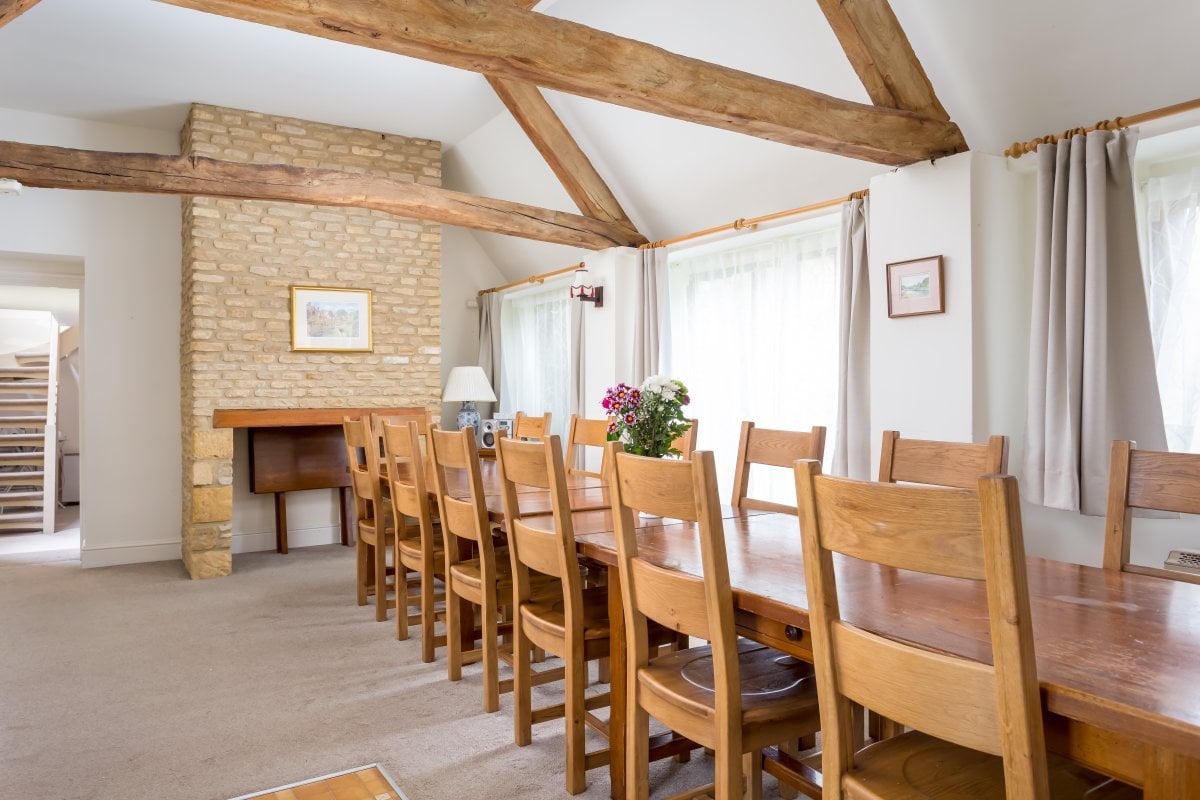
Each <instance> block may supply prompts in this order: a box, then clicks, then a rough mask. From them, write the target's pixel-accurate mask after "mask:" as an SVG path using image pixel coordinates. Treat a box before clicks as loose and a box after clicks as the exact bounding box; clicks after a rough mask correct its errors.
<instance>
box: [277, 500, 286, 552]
mask: <svg viewBox="0 0 1200 800" xmlns="http://www.w3.org/2000/svg"><path fill="white" fill-rule="evenodd" d="M287 551H288V541H287V500H286V499H284V493H283V492H276V493H275V552H276V553H282V554H283V555H285V556H286V555H287Z"/></svg>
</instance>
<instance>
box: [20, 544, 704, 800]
mask: <svg viewBox="0 0 1200 800" xmlns="http://www.w3.org/2000/svg"><path fill="white" fill-rule="evenodd" d="M234 564H235V565H234V570H235V572H234V575H232V576H231V577H228V578H221V579H217V580H210V581H201V582H194V581H190V580H188V579H187V578H186V577H185V575H184V572H183V567H182V565H181V564H180V563H179V562H164V563H158V564H142V565H135V566H127V567H110V568H107V569H93V570H81V569H80V568H79V562H78V560H77V557H74V556H71V555H70V554H69V553H42V554H34V555H22V556H14V555H7V556H0V637H2V639H0V641H2V642H3V644H2V646H0V679H2V680H3V684H4V695H3V697H4V699H3V702H2V703H0V776H2V777H0V800H33V798H39V799H40V798H46V800H75V799H76V798H79V799H80V800H82V799H83V798H88V800H106V799H109V798H111V800H163V798H171V800H209V799H211V800H220V798H228V797H236V796H238V795H242V794H245V793H247V792H251V791H254V790H255V789H261V788H262V787H265V786H280V785H284V784H287V783H290V782H293V781H296V780H297V779H298V778H300V777H303V776H306V775H321V774H328V773H333V772H338V771H340V770H343V769H345V768H346V765H347V764H370V763H378V764H380V765H381V766H382V767H383V768H384V769H385V770H387V772H388V773H389V774H390V775H391V776H392V777H393V778H394V779H395V781H396V783H397V785H399V786H402V787H403V788H404V791H405V793H406V794H407V795H408V796H409V797H410V798H411V800H426V799H427V798H461V797H480V796H483V795H484V794H486V795H487V796H490V797H494V798H509V797H521V798H553V799H554V800H563V798H566V797H568V795H567V794H566V791H565V789H564V786H563V779H562V761H563V737H562V727H561V723H547V724H545V725H540V726H537V727H536V728H535V730H534V742H533V744H532V745H530V746H529V747H523V748H518V747H516V746H514V745H513V744H512V714H511V709H512V703H511V698H510V697H509V696H507V695H506V696H504V698H503V701H502V706H501V711H500V712H499V713H497V714H485V713H483V711H482V710H481V703H482V692H481V687H480V669H481V667H480V665H477V664H476V665H472V666H469V667H467V668H466V669H465V670H464V678H463V680H462V681H461V682H460V683H454V684H452V683H449V682H448V681H446V679H445V664H444V660H442V659H439V660H438V661H437V662H435V663H433V664H423V663H421V660H420V652H419V646H418V644H417V642H416V641H409V642H397V641H395V639H394V638H393V630H394V629H393V627H392V623H391V622H390V621H389V622H388V623H377V622H375V621H374V615H373V613H372V609H370V608H369V607H368V608H359V607H358V606H356V605H355V604H354V595H353V589H352V577H351V576H352V574H353V569H354V561H353V551H352V550H351V549H349V548H343V547H340V546H336V545H331V546H326V547H318V548H301V549H294V550H293V551H292V553H291V554H290V555H288V556H279V555H276V554H274V553H256V554H249V555H240V556H237V557H235V562H234ZM553 689H554V687H549V690H548V691H553ZM551 697H552V694H550V693H548V694H546V695H545V696H544V697H543V698H542V700H541V701H540V702H544V701H548V700H550V699H551ZM652 776H653V781H654V786H655V790H654V795H657V796H664V795H665V794H669V793H670V792H671V791H673V790H678V789H682V788H685V787H687V786H694V785H699V784H702V783H705V782H707V781H708V780H711V760H710V759H708V758H705V757H703V756H698V757H694V758H693V759H692V760H691V762H690V763H688V764H683V765H679V764H675V763H674V762H671V761H667V762H661V763H659V764H656V765H654V767H653V772H652ZM588 778H589V784H590V785H589V789H588V792H587V793H586V794H585V795H581V797H587V798H601V797H607V796H608V779H607V772H606V771H605V770H594V771H592V772H590V773H588Z"/></svg>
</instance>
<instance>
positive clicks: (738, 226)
mask: <svg viewBox="0 0 1200 800" xmlns="http://www.w3.org/2000/svg"><path fill="white" fill-rule="evenodd" d="M868 194H869V192H868V190H867V189H862V190H860V191H857V192H851V193H850V194H848V195H846V196H845V197H835V198H833V199H832V200H823V201H821V202H820V203H813V204H812V205H807V206H800V208H789V209H788V210H787V211H776V212H775V213H773V214H763V215H762V216H761V217H750V218H749V219H744V218H743V219H735V220H734V221H733V222H730V223H729V224H727V225H718V226H717V227H715V228H706V229H705V230H702V231H696V232H695V233H685V234H683V235H682V236H676V237H675V238H674V239H663V240H661V241H658V242H647V243H646V244H642V245H638V250H649V249H651V248H654V247H666V246H667V245H671V244H678V243H679V242H686V241H688V240H690V239H699V238H700V237H701V236H710V235H712V234H714V233H721V232H722V231H740V230H753V229H754V228H757V227H758V226H759V225H760V224H762V223H764V222H772V221H774V220H777V219H783V218H784V217H792V216H795V215H797V214H806V213H808V212H809V211H820V210H821V209H822V208H831V207H833V206H837V205H841V204H842V203H844V202H846V201H847V200H861V199H863V198H865V197H866V196H867V195H868Z"/></svg>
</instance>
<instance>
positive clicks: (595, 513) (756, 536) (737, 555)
mask: <svg viewBox="0 0 1200 800" xmlns="http://www.w3.org/2000/svg"><path fill="white" fill-rule="evenodd" d="M485 463H486V462H485ZM569 486H570V489H569V491H570V494H571V506H572V509H573V513H572V521H573V525H574V529H575V538H576V544H577V548H578V551H579V553H580V554H581V555H582V556H584V557H586V558H588V559H591V560H593V561H595V562H597V563H599V564H603V565H605V566H606V567H607V568H608V578H609V592H610V598H609V614H610V628H611V653H612V658H611V673H612V678H611V680H612V684H611V698H612V705H611V711H610V714H611V718H610V725H609V730H610V741H609V747H610V753H611V759H610V765H609V773H610V778H611V787H612V796H613V797H614V798H621V797H624V796H625V769H624V768H625V759H624V751H625V741H624V738H625V737H624V731H625V726H624V718H625V710H626V709H625V698H626V696H627V695H626V667H625V626H624V616H623V611H622V608H621V593H620V588H619V587H620V576H619V574H618V571H617V567H616V559H617V553H616V541H615V538H614V533H613V527H614V526H613V517H612V513H611V511H609V510H608V509H607V504H608V490H607V489H606V488H604V486H603V485H602V482H601V481H599V480H598V479H595V478H587V479H580V478H576V477H573V478H572V479H571V480H570V483H569ZM484 488H485V494H486V495H487V504H488V511H489V516H490V517H491V518H492V519H493V520H494V521H497V522H500V521H502V520H503V512H502V510H501V509H500V498H499V496H498V489H499V481H498V476H497V475H496V474H495V469H494V465H492V466H489V467H488V468H487V469H485V470H484ZM519 502H520V504H521V507H522V510H523V511H524V512H537V511H548V510H549V496H548V493H546V492H544V491H540V490H532V489H529V488H528V487H525V489H524V491H522V492H521V494H520V497H519ZM722 516H723V517H724V526H725V539H726V549H727V551H728V561H729V579H730V583H731V585H732V589H733V598H734V603H735V605H736V614H737V627H738V632H739V634H740V635H742V636H745V637H748V638H750V639H753V640H755V641H758V642H762V643H763V644H767V645H770V646H772V647H775V648H778V649H779V650H782V651H784V652H786V653H789V654H791V655H794V656H796V657H798V658H803V659H806V660H810V661H811V659H812V654H811V645H810V639H809V619H808V598H807V594H806V590H805V580H804V559H803V555H802V550H801V542H800V528H799V524H798V522H797V519H796V517H794V516H791V515H788V514H777V513H764V512H758V511H741V510H739V509H736V508H732V507H728V506H726V507H723V509H722ZM526 522H528V523H530V524H533V525H535V526H536V525H539V524H541V525H544V526H546V528H547V529H551V528H552V526H553V519H552V517H551V516H549V515H548V514H547V515H546V516H544V517H533V518H531V519H526ZM638 547H639V551H640V552H641V553H642V555H643V556H644V557H646V558H649V559H650V560H651V561H653V562H655V563H657V564H660V565H662V566H665V567H669V568H672V569H678V570H680V571H683V572H687V573H691V574H694V575H701V574H703V570H702V567H701V560H700V547H699V542H698V539H697V530H696V527H695V526H694V525H692V524H690V523H684V522H681V521H678V520H671V519H651V520H644V521H643V527H641V528H640V529H639V531H638ZM837 570H838V587H839V599H840V605H841V610H842V613H843V615H844V617H845V618H846V619H847V620H849V621H851V622H853V623H855V624H857V625H860V626H862V627H865V628H868V629H870V630H873V631H876V632H878V633H880V634H883V635H886V636H889V637H892V638H896V639H900V640H905V641H912V642H918V643H920V644H922V645H923V646H926V647H931V648H934V649H937V650H940V651H943V652H946V653H951V654H954V655H959V656H964V657H967V658H972V659H975V660H978V661H983V662H989V663H990V661H991V644H990V637H989V633H988V612H987V601H986V596H985V594H984V591H983V586H982V585H981V584H979V583H973V582H968V581H961V580H956V579H952V578H943V577H939V576H933V575H923V574H918V573H912V572H908V571H905V570H899V569H893V568H887V567H880V566H878V565H873V564H866V563H864V562H860V561H856V560H854V559H849V558H840V557H839V560H838V562H837ZM1027 571H1028V579H1029V592H1030V599H1031V607H1032V613H1033V624H1034V635H1035V639H1036V648H1037V665H1038V678H1039V681H1040V683H1041V689H1042V704H1043V719H1044V722H1045V731H1046V742H1047V746H1048V748H1049V749H1050V750H1051V751H1052V752H1055V753H1058V754H1060V755H1063V756H1065V757H1067V758H1070V759H1072V760H1074V761H1076V762H1078V763H1080V764H1083V765H1085V766H1088V767H1090V768H1092V769H1095V770H1097V771H1098V772H1101V773H1104V774H1106V775H1110V776H1112V777H1114V778H1118V779H1120V780H1122V781H1125V782H1126V783H1129V784H1132V785H1134V786H1140V787H1142V788H1143V790H1144V793H1145V797H1146V798H1148V800H1183V798H1200V585H1195V584H1190V583H1185V582H1177V581H1169V580H1163V579H1160V578H1155V577H1150V576H1144V575H1136V574H1131V573H1117V572H1112V571H1105V570H1102V569H1099V568H1095V567H1087V566H1081V565H1078V564H1069V563H1066V562H1061V561H1052V560H1048V559H1042V558H1030V559H1028V561H1027Z"/></svg>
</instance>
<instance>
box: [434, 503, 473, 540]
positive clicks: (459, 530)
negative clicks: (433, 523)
mask: <svg viewBox="0 0 1200 800" xmlns="http://www.w3.org/2000/svg"><path fill="white" fill-rule="evenodd" d="M441 501H442V505H441V509H442V513H441V517H442V530H443V531H445V532H446V533H450V534H453V535H454V536H458V537H459V538H462V539H468V540H470V541H472V542H476V543H478V542H479V540H480V535H479V526H478V525H477V524H476V522H477V520H476V514H475V504H474V503H472V502H471V501H470V500H460V499H459V498H457V497H450V496H448V495H442V497H441Z"/></svg>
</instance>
